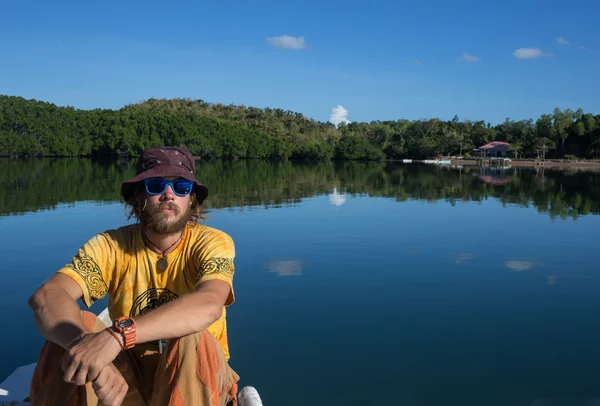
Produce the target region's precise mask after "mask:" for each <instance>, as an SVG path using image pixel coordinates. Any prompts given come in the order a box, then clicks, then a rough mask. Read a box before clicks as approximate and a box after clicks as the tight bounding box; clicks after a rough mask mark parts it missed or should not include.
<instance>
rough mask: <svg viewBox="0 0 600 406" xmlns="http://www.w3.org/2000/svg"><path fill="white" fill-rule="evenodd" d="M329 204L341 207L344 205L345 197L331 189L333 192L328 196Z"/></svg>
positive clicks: (335, 189)
mask: <svg viewBox="0 0 600 406" xmlns="http://www.w3.org/2000/svg"><path fill="white" fill-rule="evenodd" d="M329 203H331V204H333V205H335V206H341V205H342V204H344V203H346V195H345V194H343V193H338V191H337V188H335V187H334V188H333V192H331V194H330V195H329Z"/></svg>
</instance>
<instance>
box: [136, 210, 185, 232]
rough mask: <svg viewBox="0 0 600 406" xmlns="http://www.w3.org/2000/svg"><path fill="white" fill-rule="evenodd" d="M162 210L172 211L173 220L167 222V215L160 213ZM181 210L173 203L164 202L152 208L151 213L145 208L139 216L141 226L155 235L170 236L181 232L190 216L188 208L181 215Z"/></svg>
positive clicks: (168, 215)
mask: <svg viewBox="0 0 600 406" xmlns="http://www.w3.org/2000/svg"><path fill="white" fill-rule="evenodd" d="M162 209H170V210H172V211H173V214H174V217H175V218H174V220H172V222H169V221H168V220H169V217H170V214H169V213H162V212H161V210H162ZM180 212H181V209H180V208H179V207H178V206H177V205H176V204H174V203H171V202H165V203H161V204H159V205H157V206H156V207H154V209H153V210H152V211H150V210H148V208H146V209H145V210H144V211H142V213H141V215H140V222H141V223H142V226H143V227H144V228H145V229H146V230H148V231H150V232H152V233H155V234H162V235H172V234H176V233H178V232H179V231H181V230H182V229H183V228H184V227H185V225H186V224H187V222H188V219H189V215H190V207H186V209H185V210H184V212H183V213H180Z"/></svg>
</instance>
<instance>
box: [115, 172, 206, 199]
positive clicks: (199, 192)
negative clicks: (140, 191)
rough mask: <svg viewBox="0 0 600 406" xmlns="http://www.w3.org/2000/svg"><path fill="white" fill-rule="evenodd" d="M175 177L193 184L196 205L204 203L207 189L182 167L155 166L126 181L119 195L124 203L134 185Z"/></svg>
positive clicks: (131, 195) (131, 192) (131, 194)
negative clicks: (147, 180)
mask: <svg viewBox="0 0 600 406" xmlns="http://www.w3.org/2000/svg"><path fill="white" fill-rule="evenodd" d="M169 176H177V177H181V178H184V179H187V180H190V181H192V182H194V194H195V195H196V199H197V200H198V203H202V202H204V200H206V198H207V197H208V188H207V187H206V186H205V185H203V184H202V183H200V182H198V180H197V179H196V178H195V177H194V175H193V174H192V173H190V171H188V170H186V169H185V168H184V167H182V166H155V167H153V168H150V169H148V170H147V171H144V172H142V173H140V174H139V175H137V176H135V177H133V178H131V179H129V180H126V181H125V182H123V183H122V184H121V195H122V196H123V199H125V201H126V202H128V201H129V200H130V199H131V198H132V197H133V192H134V188H135V184H136V183H138V182H141V181H143V180H144V179H148V178H155V177H169Z"/></svg>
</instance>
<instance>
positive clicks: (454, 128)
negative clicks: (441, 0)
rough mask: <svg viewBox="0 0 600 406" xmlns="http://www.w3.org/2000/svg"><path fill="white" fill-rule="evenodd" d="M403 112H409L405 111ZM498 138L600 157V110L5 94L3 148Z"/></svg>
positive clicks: (466, 146) (271, 148)
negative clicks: (517, 111) (473, 113)
mask: <svg viewBox="0 0 600 406" xmlns="http://www.w3.org/2000/svg"><path fill="white" fill-rule="evenodd" d="M398 115H399V116H401V112H399V114H398ZM490 141H506V142H509V143H511V144H512V146H511V150H512V153H513V154H514V156H516V157H536V156H537V155H538V154H539V153H540V151H542V150H546V151H548V150H549V152H546V157H567V158H569V157H579V158H598V157H599V156H600V115H593V114H591V113H584V112H583V111H582V110H581V109H579V110H577V111H572V110H569V109H567V110H564V111H563V110H560V109H558V108H557V109H555V110H554V111H553V112H552V113H550V114H544V115H542V116H541V117H539V118H538V119H537V120H535V121H533V119H527V120H519V121H513V120H510V119H506V121H505V122H504V123H502V124H498V125H495V126H492V125H491V124H490V123H488V122H485V121H460V120H459V119H458V117H455V118H454V119H453V120H450V121H443V120H440V119H428V120H414V121H411V120H405V119H398V120H395V121H373V122H370V123H358V122H353V123H348V124H345V123H342V124H341V125H340V126H339V127H337V128H336V127H335V126H334V125H333V124H331V123H323V122H319V121H315V120H313V119H309V118H307V117H305V116H303V115H302V114H300V113H296V112H292V111H284V110H281V109H271V108H266V109H259V108H255V107H246V106H243V105H241V106H236V105H223V104H213V103H207V102H204V101H202V100H189V99H171V100H158V99H150V100H147V101H145V102H143V103H139V104H133V105H128V106H124V107H123V108H121V109H119V110H104V109H95V110H78V109H74V108H72V107H58V106H56V105H54V104H51V103H47V102H42V101H36V100H26V99H24V98H22V97H14V96H0V155H5V156H6V155H9V156H91V155H96V156H104V155H119V156H135V155H137V154H138V153H139V152H140V151H141V150H142V149H144V148H147V147H150V146H154V145H180V146H185V147H187V148H188V149H190V151H191V152H192V153H193V154H194V155H196V156H199V157H202V158H205V159H211V158H226V159H228V158H236V159H238V158H239V159H244V158H260V159H310V160H327V159H367V160H380V159H384V158H388V159H401V158H413V159H419V158H427V157H434V156H438V155H446V156H448V155H464V156H469V153H470V151H472V150H473V148H475V147H477V146H481V145H483V144H486V143H488V142H490Z"/></svg>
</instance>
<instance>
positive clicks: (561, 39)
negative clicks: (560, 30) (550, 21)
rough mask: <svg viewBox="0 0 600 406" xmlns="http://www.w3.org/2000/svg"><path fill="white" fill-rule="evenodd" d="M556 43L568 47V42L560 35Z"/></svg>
mask: <svg viewBox="0 0 600 406" xmlns="http://www.w3.org/2000/svg"><path fill="white" fill-rule="evenodd" d="M556 42H558V43H559V44H561V45H569V41H568V40H567V39H566V38H565V37H563V36H562V35H561V36H560V37H558V38H556Z"/></svg>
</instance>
